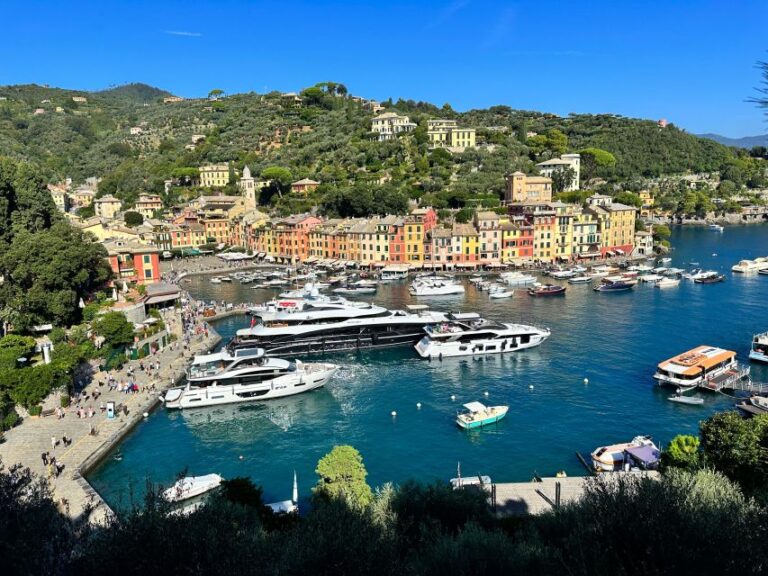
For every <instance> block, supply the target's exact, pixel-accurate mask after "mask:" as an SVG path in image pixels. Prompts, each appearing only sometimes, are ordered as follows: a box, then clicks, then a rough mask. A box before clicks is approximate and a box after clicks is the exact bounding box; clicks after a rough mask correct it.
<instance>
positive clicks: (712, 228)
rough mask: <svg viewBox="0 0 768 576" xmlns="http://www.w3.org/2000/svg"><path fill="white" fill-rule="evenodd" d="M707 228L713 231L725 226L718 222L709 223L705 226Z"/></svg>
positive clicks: (719, 230)
mask: <svg viewBox="0 0 768 576" xmlns="http://www.w3.org/2000/svg"><path fill="white" fill-rule="evenodd" d="M707 228H709V229H710V230H712V231H713V232H722V231H723V230H725V228H723V227H722V226H721V225H720V224H710V225H709V226H707Z"/></svg>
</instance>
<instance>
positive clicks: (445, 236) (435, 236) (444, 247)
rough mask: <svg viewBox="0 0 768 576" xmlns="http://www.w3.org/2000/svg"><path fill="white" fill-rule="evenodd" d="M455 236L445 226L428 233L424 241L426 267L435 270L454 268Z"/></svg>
mask: <svg viewBox="0 0 768 576" xmlns="http://www.w3.org/2000/svg"><path fill="white" fill-rule="evenodd" d="M452 239H453V235H452V233H451V230H450V229H448V228H445V227H443V226H434V227H433V228H432V229H430V230H429V231H427V234H426V238H425V241H424V265H425V266H429V267H432V268H434V269H446V268H450V267H452V266H453V250H452V246H451V243H452Z"/></svg>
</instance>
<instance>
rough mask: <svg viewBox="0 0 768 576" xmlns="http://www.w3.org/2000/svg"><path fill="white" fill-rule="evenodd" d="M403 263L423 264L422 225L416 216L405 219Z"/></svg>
mask: <svg viewBox="0 0 768 576" xmlns="http://www.w3.org/2000/svg"><path fill="white" fill-rule="evenodd" d="M404 233H405V261H406V262H408V263H410V264H419V265H421V264H423V263H424V223H423V222H422V221H421V219H419V218H418V217H417V216H406V218H405V232H404Z"/></svg>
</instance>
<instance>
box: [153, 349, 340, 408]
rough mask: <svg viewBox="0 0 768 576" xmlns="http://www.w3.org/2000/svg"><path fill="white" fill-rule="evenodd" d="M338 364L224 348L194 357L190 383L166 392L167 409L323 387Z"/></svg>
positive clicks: (189, 373) (252, 399)
mask: <svg viewBox="0 0 768 576" xmlns="http://www.w3.org/2000/svg"><path fill="white" fill-rule="evenodd" d="M337 370H338V366H337V365H336V364H329V363H304V362H299V361H298V360H297V361H296V362H289V361H288V360H283V359H281V358H273V357H268V356H265V355H264V350H263V349H260V348H235V349H228V348H225V349H223V350H221V351H220V352H216V353H214V354H203V355H198V356H195V359H194V360H193V361H192V364H191V366H190V367H189V370H188V371H187V384H186V385H184V386H178V387H175V388H171V389H170V390H168V391H167V392H166V393H165V396H164V397H163V402H164V403H165V406H166V408H196V407H202V406H215V405H220V404H233V403H237V402H250V401H254V400H270V399H272V398H281V397H284V396H292V395H294V394H300V393H302V392H308V391H309V390H314V389H316V388H320V387H321V386H324V385H325V384H326V383H327V382H328V380H330V379H331V377H332V376H333V375H334V374H335V373H336V371H337Z"/></svg>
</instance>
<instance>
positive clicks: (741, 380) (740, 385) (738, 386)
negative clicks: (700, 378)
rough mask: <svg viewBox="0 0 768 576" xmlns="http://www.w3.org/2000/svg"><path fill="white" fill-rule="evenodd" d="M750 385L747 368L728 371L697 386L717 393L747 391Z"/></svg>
mask: <svg viewBox="0 0 768 576" xmlns="http://www.w3.org/2000/svg"><path fill="white" fill-rule="evenodd" d="M750 385H751V381H750V380H749V366H746V367H743V368H738V369H735V370H728V371H727V372H723V373H722V374H720V375H718V376H715V377H714V378H712V379H710V380H706V381H704V382H702V383H701V384H699V387H700V388H705V389H707V390H713V391H715V392H719V391H720V390H725V389H728V390H747V389H748V388H747V386H750Z"/></svg>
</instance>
